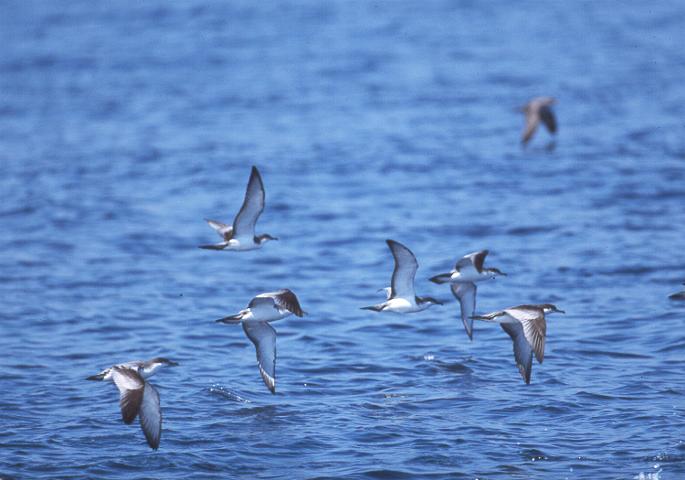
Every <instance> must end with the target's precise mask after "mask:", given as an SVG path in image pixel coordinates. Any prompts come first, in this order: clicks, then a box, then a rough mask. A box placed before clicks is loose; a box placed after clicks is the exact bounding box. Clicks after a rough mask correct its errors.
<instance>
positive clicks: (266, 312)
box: [217, 289, 305, 393]
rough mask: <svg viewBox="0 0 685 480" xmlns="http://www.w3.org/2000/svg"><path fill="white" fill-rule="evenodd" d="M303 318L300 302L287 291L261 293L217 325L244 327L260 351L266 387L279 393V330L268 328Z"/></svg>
mask: <svg viewBox="0 0 685 480" xmlns="http://www.w3.org/2000/svg"><path fill="white" fill-rule="evenodd" d="M292 314H295V315H297V316H298V317H301V316H303V315H304V314H305V312H304V311H302V308H301V307H300V302H299V301H298V300H297V297H296V296H295V294H294V293H293V292H291V291H290V290H288V289H284V290H279V291H277V292H268V293H260V294H259V295H257V296H256V297H254V298H253V299H252V300H250V303H249V304H248V305H247V308H245V309H244V310H241V311H240V312H238V313H236V314H235V315H230V316H228V317H224V318H220V319H219V320H217V322H218V323H228V324H234V323H242V325H243V331H244V332H245V335H247V338H249V339H250V340H251V341H252V343H253V344H254V346H255V349H256V350H257V365H258V366H259V373H260V374H261V376H262V380H264V384H265V385H266V386H267V388H268V389H269V390H270V391H271V393H276V330H274V328H273V327H272V326H271V325H269V322H275V321H276V320H280V319H282V318H285V317H287V316H288V315H292Z"/></svg>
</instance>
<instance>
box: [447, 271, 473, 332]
mask: <svg viewBox="0 0 685 480" xmlns="http://www.w3.org/2000/svg"><path fill="white" fill-rule="evenodd" d="M450 288H451V289H452V294H453V295H454V297H455V298H456V299H457V300H459V305H460V307H461V321H462V323H463V324H464V329H465V330H466V334H467V335H468V336H469V339H471V340H473V318H471V316H472V315H473V313H474V312H475V311H476V291H477V287H476V284H475V283H472V282H468V283H453V284H452V285H450Z"/></svg>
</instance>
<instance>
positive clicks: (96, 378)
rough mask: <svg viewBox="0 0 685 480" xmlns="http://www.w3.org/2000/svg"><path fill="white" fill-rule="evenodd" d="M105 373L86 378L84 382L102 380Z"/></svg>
mask: <svg viewBox="0 0 685 480" xmlns="http://www.w3.org/2000/svg"><path fill="white" fill-rule="evenodd" d="M106 374H107V373H106V372H100V373H98V374H97V375H91V376H90V377H87V378H86V380H104V379H105V375H106Z"/></svg>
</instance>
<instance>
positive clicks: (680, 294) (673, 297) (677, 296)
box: [668, 283, 685, 300]
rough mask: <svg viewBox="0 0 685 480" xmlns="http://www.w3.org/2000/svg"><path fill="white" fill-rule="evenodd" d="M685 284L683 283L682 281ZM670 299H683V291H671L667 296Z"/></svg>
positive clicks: (684, 293) (684, 294)
mask: <svg viewBox="0 0 685 480" xmlns="http://www.w3.org/2000/svg"><path fill="white" fill-rule="evenodd" d="M683 285H685V283H683ZM668 298H670V299H671V300H685V291H682V292H678V293H673V294H671V295H669V296H668Z"/></svg>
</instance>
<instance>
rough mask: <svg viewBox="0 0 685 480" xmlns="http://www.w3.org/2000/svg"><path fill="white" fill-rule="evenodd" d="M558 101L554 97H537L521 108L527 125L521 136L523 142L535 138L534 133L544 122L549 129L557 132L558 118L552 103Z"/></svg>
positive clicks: (552, 132)
mask: <svg viewBox="0 0 685 480" xmlns="http://www.w3.org/2000/svg"><path fill="white" fill-rule="evenodd" d="M555 103H556V99H555V98H553V97H536V98H534V99H532V100H531V101H530V102H528V103H527V104H526V105H525V106H523V107H522V108H521V111H522V112H523V113H524V114H525V116H526V127H525V129H524V130H523V134H522V136H521V143H523V145H526V144H527V143H528V141H529V140H530V139H531V138H533V134H534V133H535V131H536V130H537V128H538V125H540V122H542V123H543V124H544V125H545V127H547V130H549V132H550V133H551V134H552V135H554V134H555V133H556V132H557V119H556V117H555V116H554V112H553V111H552V105H553V104H555Z"/></svg>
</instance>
